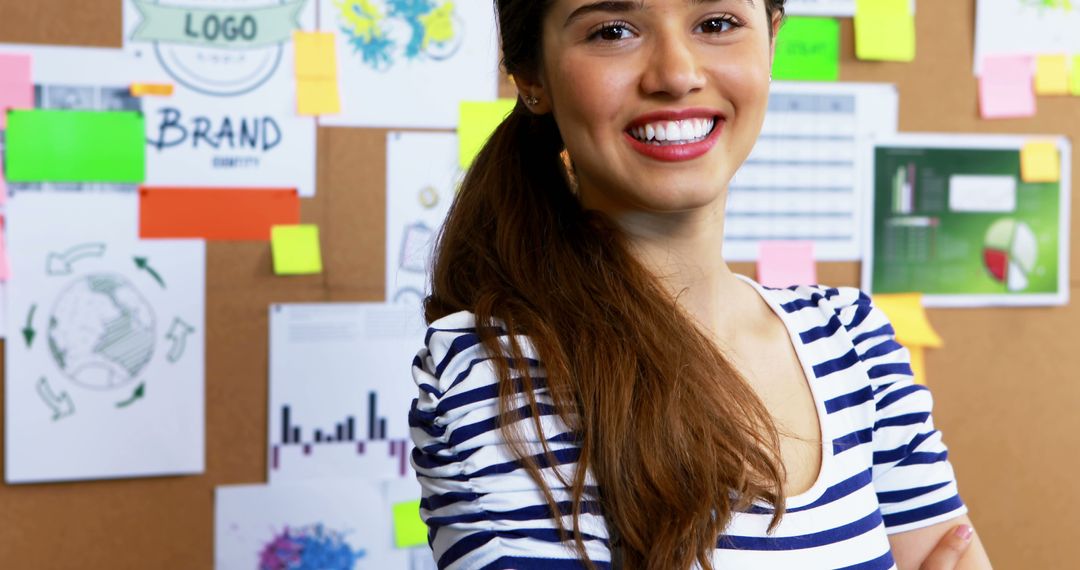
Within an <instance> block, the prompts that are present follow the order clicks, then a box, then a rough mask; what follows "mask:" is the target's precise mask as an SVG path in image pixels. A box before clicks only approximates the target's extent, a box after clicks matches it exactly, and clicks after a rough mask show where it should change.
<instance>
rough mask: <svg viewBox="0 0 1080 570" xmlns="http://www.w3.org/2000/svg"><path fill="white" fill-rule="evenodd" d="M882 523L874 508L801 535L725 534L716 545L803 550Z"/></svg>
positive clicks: (734, 547)
mask: <svg viewBox="0 0 1080 570" xmlns="http://www.w3.org/2000/svg"><path fill="white" fill-rule="evenodd" d="M880 525H881V511H879V510H877V509H874V511H873V512H871V513H870V514H868V515H866V516H865V517H863V518H861V519H859V520H857V521H854V522H850V523H848V524H845V525H841V526H838V527H836V528H831V529H829V530H824V531H821V532H814V533H810V534H804V535H800V536H731V535H725V536H722V537H720V540H718V541H717V544H716V547H717V548H722V549H724V550H802V549H805V548H816V547H819V546H826V545H829V544H834V543H837V542H841V541H844V540H850V539H851V538H854V537H856V536H860V535H863V534H866V533H868V532H870V531H872V530H874V529H875V528H877V527H878V526H880Z"/></svg>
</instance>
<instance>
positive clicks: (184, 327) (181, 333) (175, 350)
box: [165, 317, 195, 362]
mask: <svg viewBox="0 0 1080 570" xmlns="http://www.w3.org/2000/svg"><path fill="white" fill-rule="evenodd" d="M194 332H195V328H194V327H192V326H191V325H189V324H187V323H185V322H184V321H183V320H181V319H180V317H176V318H175V319H173V323H172V326H170V327H169V332H168V333H166V334H165V338H166V339H168V340H171V341H172V342H173V345H172V347H171V348H170V349H169V354H168V355H167V356H166V358H167V359H168V360H169V362H176V361H177V360H180V357H181V356H183V355H184V348H185V347H186V346H187V337H188V335H189V334H192V333H194Z"/></svg>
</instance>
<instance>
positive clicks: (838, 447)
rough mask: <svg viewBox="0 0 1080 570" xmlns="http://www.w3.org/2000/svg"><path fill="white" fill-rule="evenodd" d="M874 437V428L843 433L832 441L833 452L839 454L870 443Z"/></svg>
mask: <svg viewBox="0 0 1080 570" xmlns="http://www.w3.org/2000/svg"><path fill="white" fill-rule="evenodd" d="M873 439H874V430H872V429H870V428H866V429H861V430H858V431H853V432H851V433H849V434H847V435H842V436H840V437H838V438H836V439H834V440H833V442H832V449H833V454H839V453H842V452H844V451H847V450H849V449H851V448H853V447H858V446H860V445H862V444H864V443H870V442H871V441H873Z"/></svg>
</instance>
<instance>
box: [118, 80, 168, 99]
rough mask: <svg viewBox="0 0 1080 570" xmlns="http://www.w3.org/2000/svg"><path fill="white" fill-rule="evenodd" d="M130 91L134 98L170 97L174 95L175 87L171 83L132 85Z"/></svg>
mask: <svg viewBox="0 0 1080 570" xmlns="http://www.w3.org/2000/svg"><path fill="white" fill-rule="evenodd" d="M128 90H129V91H130V92H131V96H132V97H145V96H147V95H157V96H159V97H168V96H170V95H172V94H173V85H172V84H171V83H132V84H131V87H129V88H128Z"/></svg>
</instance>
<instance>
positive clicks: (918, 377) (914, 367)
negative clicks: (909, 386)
mask: <svg viewBox="0 0 1080 570" xmlns="http://www.w3.org/2000/svg"><path fill="white" fill-rule="evenodd" d="M906 348H907V349H908V352H909V353H911V372H912V373H913V374H914V375H915V383H916V384H922V385H923V386H925V385H926V349H925V348H923V347H921V346H909V347H906Z"/></svg>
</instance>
